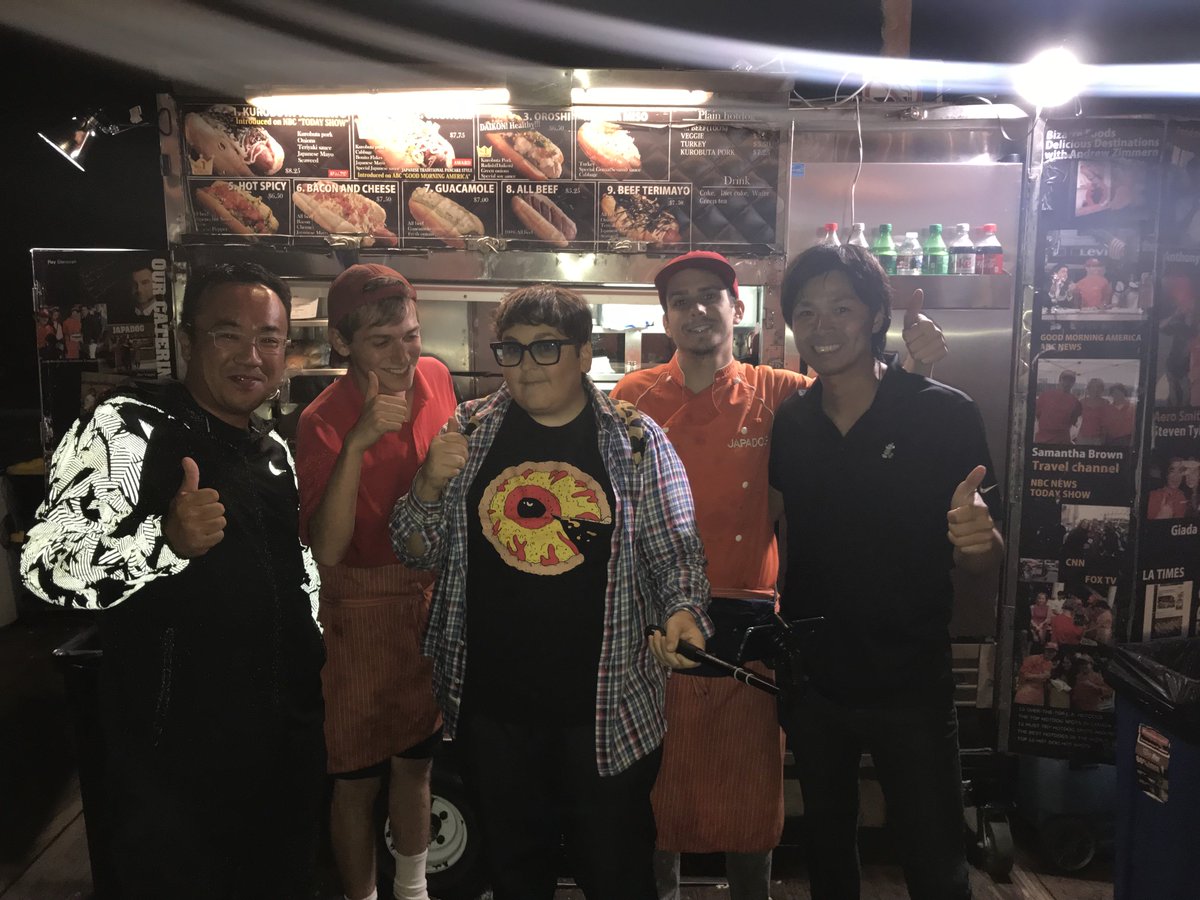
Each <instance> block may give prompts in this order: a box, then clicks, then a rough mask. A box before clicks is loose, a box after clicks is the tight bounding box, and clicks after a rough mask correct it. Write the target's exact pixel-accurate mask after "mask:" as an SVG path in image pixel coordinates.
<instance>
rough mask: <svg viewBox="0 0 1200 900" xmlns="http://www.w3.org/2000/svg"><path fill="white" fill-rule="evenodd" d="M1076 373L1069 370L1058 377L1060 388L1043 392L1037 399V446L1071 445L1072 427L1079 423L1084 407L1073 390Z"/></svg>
mask: <svg viewBox="0 0 1200 900" xmlns="http://www.w3.org/2000/svg"><path fill="white" fill-rule="evenodd" d="M1073 387H1075V373H1074V372H1072V371H1070V370H1069V369H1068V370H1066V371H1064V372H1063V373H1062V374H1060V375H1059V376H1058V387H1056V388H1050V389H1049V390H1046V391H1042V393H1041V394H1039V395H1038V398H1037V428H1036V429H1035V431H1034V433H1033V442H1034V443H1035V444H1069V443H1071V427H1072V426H1073V425H1074V424H1075V423H1076V422H1078V421H1079V416H1080V414H1081V413H1082V412H1083V406H1082V404H1080V402H1079V398H1078V397H1076V396H1075V395H1074V394H1073V393H1072V392H1071V389H1072V388H1073Z"/></svg>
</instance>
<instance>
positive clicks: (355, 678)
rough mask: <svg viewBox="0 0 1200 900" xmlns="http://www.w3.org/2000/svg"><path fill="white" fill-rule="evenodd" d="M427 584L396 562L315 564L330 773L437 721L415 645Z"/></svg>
mask: <svg viewBox="0 0 1200 900" xmlns="http://www.w3.org/2000/svg"><path fill="white" fill-rule="evenodd" d="M432 590H433V575H432V574H431V573H429V572H416V571H413V570H412V569H409V568H407V567H405V566H402V565H400V564H398V563H397V564H396V565H390V566H374V567H371V568H354V567H351V566H322V567H321V610H320V618H321V625H322V627H323V628H324V630H325V649H326V654H327V659H326V662H325V668H324V669H322V670H321V684H322V687H323V689H324V692H325V743H326V747H327V749H328V752H329V771H330V772H333V773H342V772H352V771H355V770H357V769H363V768H366V767H367V766H373V765H375V764H376V763H380V762H383V761H385V760H387V759H388V758H389V757H391V756H393V755H395V754H397V753H401V752H403V751H404V750H407V749H409V748H410V747H413V746H414V745H416V744H419V743H421V742H422V741H424V740H425V739H427V738H428V737H429V736H430V735H432V734H433V733H434V732H436V731H437V730H438V728H440V727H441V724H442V719H441V714H440V713H439V712H438V707H437V702H436V701H435V699H434V696H433V663H432V661H431V660H430V659H428V658H427V657H424V656H421V653H420V650H419V644H420V640H421V632H422V629H424V627H425V620H426V618H427V617H428V614H429V601H430V597H431V595H432Z"/></svg>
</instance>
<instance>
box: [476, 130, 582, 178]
mask: <svg viewBox="0 0 1200 900" xmlns="http://www.w3.org/2000/svg"><path fill="white" fill-rule="evenodd" d="M484 137H486V138H487V141H488V143H489V144H491V145H492V146H493V147H495V148H496V152H497V153H499V154H500V155H501V156H503V157H504V158H505V159H507V160H508V161H509V162H511V163H512V165H513V169H514V170H515V171H516V172H517V174H519V175H523V176H524V177H526V178H531V179H533V180H534V181H546V180H547V179H550V178H560V177H561V176H562V171H563V152H562V150H560V149H559V148H558V145H557V144H555V143H554V141H552V140H550V138H548V137H546V136H545V135H544V134H542V133H541V132H540V131H529V130H520V129H516V130H513V131H489V132H488V133H487V134H485V135H484Z"/></svg>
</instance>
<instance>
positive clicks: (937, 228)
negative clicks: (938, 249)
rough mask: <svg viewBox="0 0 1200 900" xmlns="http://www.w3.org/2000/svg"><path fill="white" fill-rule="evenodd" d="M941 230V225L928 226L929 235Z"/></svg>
mask: <svg viewBox="0 0 1200 900" xmlns="http://www.w3.org/2000/svg"><path fill="white" fill-rule="evenodd" d="M941 230H942V226H941V225H930V226H929V233H930V234H933V233H934V232H935V231H941Z"/></svg>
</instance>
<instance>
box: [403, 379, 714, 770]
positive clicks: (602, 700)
mask: <svg viewBox="0 0 1200 900" xmlns="http://www.w3.org/2000/svg"><path fill="white" fill-rule="evenodd" d="M585 383H586V387H587V389H588V391H589V394H590V398H591V404H592V409H593V410H594V411H595V414H596V424H597V430H598V434H599V441H600V456H601V458H602V459H603V460H604V464H605V467H606V468H607V470H608V476H609V479H610V480H611V482H612V488H613V495H614V501H615V502H614V504H613V505H614V512H613V515H614V519H615V524H616V527H615V528H614V529H613V546H612V556H611V559H610V561H609V564H608V591H607V595H606V598H605V611H604V637H603V643H602V645H601V650H600V670H599V673H598V679H597V690H596V765H597V769H598V771H599V773H600V774H601V775H615V774H617V773H618V772H621V771H624V770H625V769H627V768H628V767H629V766H631V765H632V764H633V763H634V762H636V761H637V760H639V759H641V758H642V757H644V756H645V755H646V754H648V753H650V752H651V751H653V750H654V749H655V748H656V747H657V746H658V745H659V744H660V743H661V742H662V739H663V734H664V733H665V731H666V723H665V720H664V718H663V697H664V686H665V683H666V672H665V671H664V670H663V668H662V667H661V666H660V665H658V663H657V662H656V661H655V659H654V656H653V655H652V654H651V653H650V649H649V647H648V645H647V643H646V638H645V631H646V627H647V626H648V625H651V624H661V623H662V622H665V621H666V620H667V619H668V618H669V617H670V616H671V615H673V614H674V613H676V612H678V611H679V610H683V609H686V610H688V611H689V612H691V613H692V614H693V615H694V616H696V618H697V620H698V622H699V623H700V628H701V630H702V631H703V632H704V635H705V637H706V638H707V637H709V636H711V634H712V624H711V622H709V620H708V616H707V614H706V613H705V610H706V609H707V608H708V595H709V587H708V579H707V577H706V576H705V565H706V563H705V557H704V548H703V546H702V545H701V543H700V535H699V533H698V532H697V530H696V522H695V514H694V511H693V506H692V494H691V490H690V488H689V487H688V481H687V475H686V474H685V473H684V470H683V464H682V463H680V461H679V457H677V456H676V455H675V451H674V450H673V449H672V447H671V444H670V442H669V441H668V440H667V438H666V436H665V435H664V434H663V432H662V429H660V428H659V427H658V425H656V424H655V423H654V422H653V421H651V420H650V419H649V418H646V417H644V416H643V417H642V422H643V424H644V427H645V437H646V448H645V451H644V453H643V457H642V460H641V462H640V463H639V464H638V465H636V466H635V465H634V462H633V459H632V458H631V455H630V453H631V448H630V441H629V434H628V431H627V429H626V426H625V423H624V421H623V420H622V419H621V417H620V415H619V414H618V413H617V412H616V407H615V404H614V402H613V401H612V400H610V399H609V398H608V397H606V396H605V395H604V394H603V393H601V392H600V391H599V390H598V389H597V388H596V387H595V385H594V384H592V382H591V380H590V379H588V378H586V377H585ZM510 403H512V395H511V394H510V393H509V392H508V388H507V387H504V386H502V387H501V388H500V390H498V391H496V392H495V393H494V394H491V395H490V396H488V397H484V398H482V399H479V400H472V401H469V402H467V403H463V404H461V405H460V406H459V407H458V409H457V410H455V417H456V418H457V420H458V424H459V427H460V428H463V427H465V426H466V424H467V422H468V421H472V420H473V421H474V422H475V423H476V426H477V427H476V430H475V431H474V432H473V433H472V434H471V436H470V451H469V453H468V455H467V464H466V466H465V467H464V468H463V470H462V472H461V473H459V475H458V476H457V477H456V478H454V479H453V480H452V481H451V482H450V483H449V485H447V487H446V490H445V491H444V492H443V495H442V499H441V500H440V501H439V502H438V503H436V504H424V503H422V502H421V501H419V500H417V498H416V497H415V496H413V495H412V494H411V493H410V494H407V495H406V496H404V497H401V498H400V499H399V500H398V501H397V503H396V506H395V508H394V509H393V511H392V516H391V521H390V528H391V536H392V546H393V547H394V548H395V551H396V555H397V556H398V557H399V558H400V559H401V560H403V561H404V562H405V563H407V564H408V565H410V566H412V567H414V568H419V569H436V570H438V572H439V575H438V580H437V584H436V586H435V587H434V592H433V604H432V607H431V608H430V613H429V622H428V624H427V626H426V630H425V635H424V638H423V640H422V643H421V652H422V653H423V654H425V655H426V656H429V657H431V658H432V659H433V682H434V692H435V693H436V694H437V697H438V702H439V703H440V705H441V708H442V713H443V715H444V718H445V726H446V733H447V735H448V736H450V737H454V735H455V732H456V729H457V726H458V716H459V706H460V702H461V699H462V681H463V675H464V673H465V672H466V663H467V634H466V614H467V563H468V560H467V529H468V527H469V526H468V516H467V508H466V494H467V491H468V490H469V489H470V486H471V483H472V482H473V481H474V480H475V476H476V475H477V474H478V473H479V469H480V466H481V465H482V464H483V460H484V459H485V458H486V456H487V454H488V451H489V450H490V449H491V446H492V441H493V440H494V439H495V437H496V433H497V432H498V431H499V430H500V425H501V424H502V423H503V421H504V417H505V414H506V413H507V411H508V407H509V404H510ZM414 533H420V534H421V535H422V536H423V538H424V540H425V548H426V549H425V553H423V554H422V555H420V556H414V555H413V554H411V553H409V552H408V549H407V544H408V539H409V538H410V537H411V536H412V535H413V534H414Z"/></svg>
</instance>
